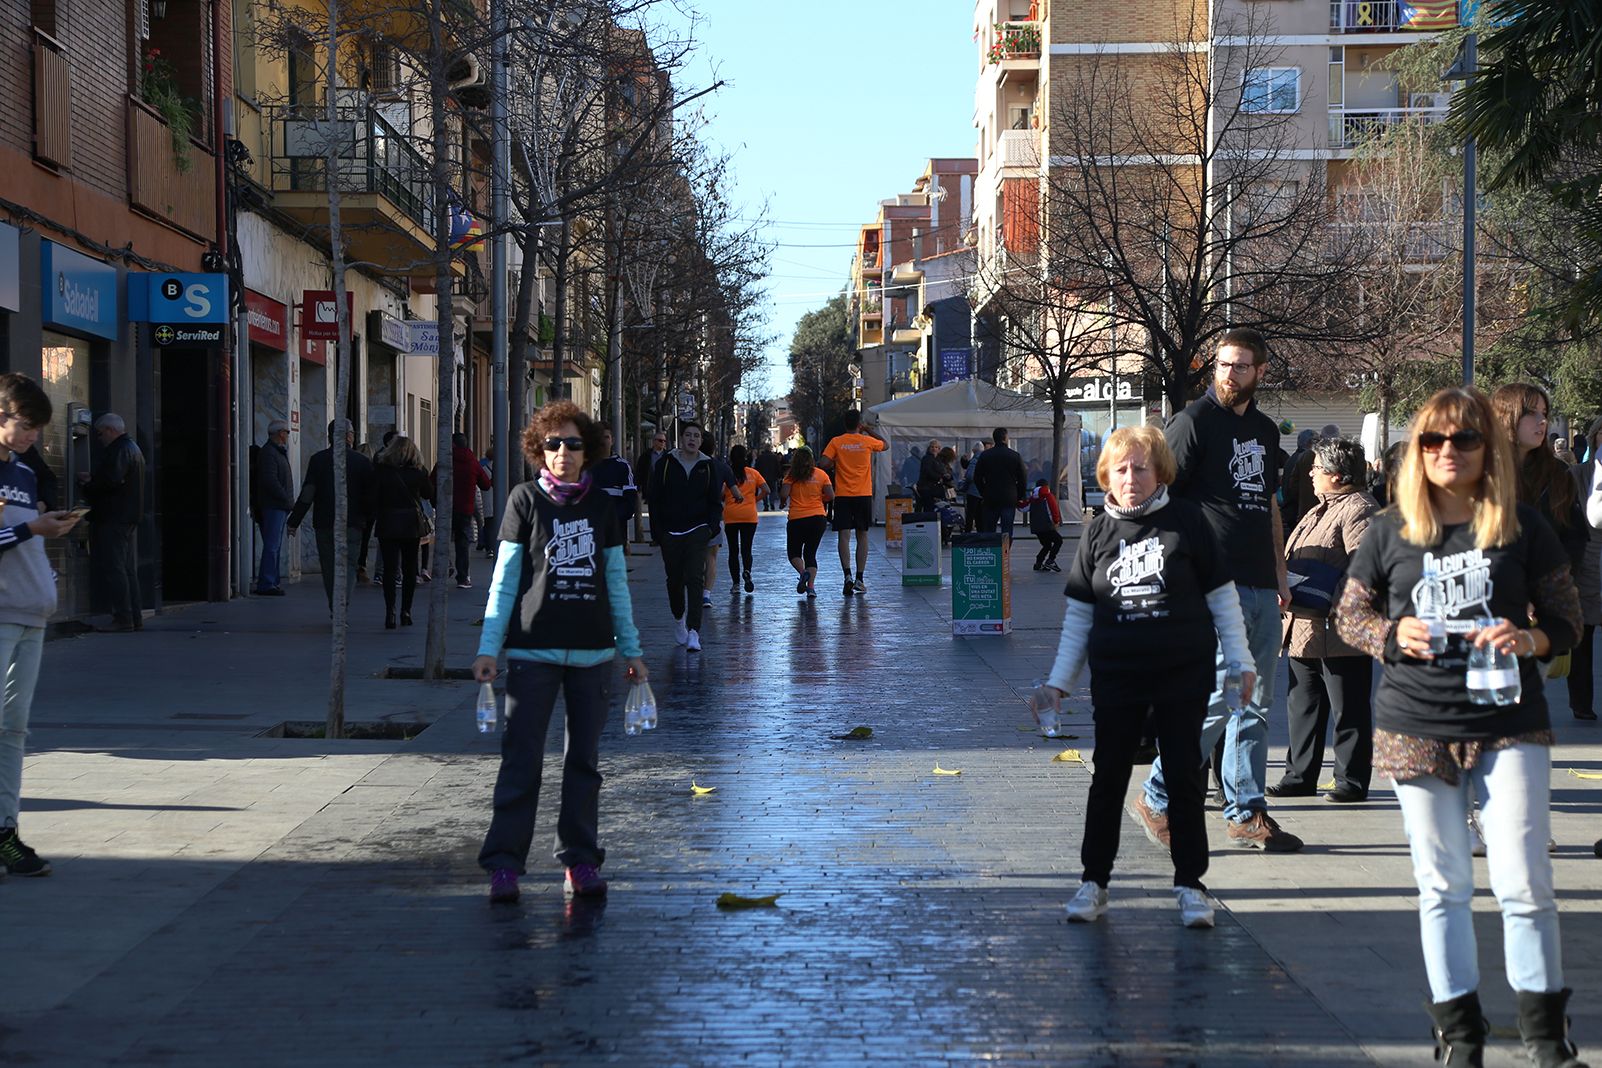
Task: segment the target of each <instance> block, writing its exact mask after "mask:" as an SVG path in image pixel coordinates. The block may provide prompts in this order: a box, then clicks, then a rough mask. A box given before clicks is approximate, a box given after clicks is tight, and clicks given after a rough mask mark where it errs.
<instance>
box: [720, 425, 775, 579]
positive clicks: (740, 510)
mask: <svg viewBox="0 0 1602 1068" xmlns="http://www.w3.org/2000/svg"><path fill="white" fill-rule="evenodd" d="M745 463H746V451H745V446H744V445H736V446H735V447H734V448H732V449H730V450H729V469H730V470H731V471H733V472H734V484H735V485H736V486H738V487H739V489H740V495H741V496H742V497H744V498H745V499H744V500H743V501H737V500H735V499H734V492H733V491H732V490H730V489H728V488H727V487H725V488H724V490H723V529H724V530H726V531H728V532H729V581H730V582H732V583H733V584H734V588H735V589H736V590H738V589H739V588H740V565H741V563H742V562H743V563H744V565H745V592H746V593H754V592H756V587H755V586H754V585H752V583H751V540H752V539H753V538H755V537H756V528H757V501H759V500H761V499H762V497H763V496H764V495H766V494H767V492H768V480H767V479H765V478H763V477H762V476H761V475H759V474H757V469H756V468H754V467H747V466H746V465H745Z"/></svg>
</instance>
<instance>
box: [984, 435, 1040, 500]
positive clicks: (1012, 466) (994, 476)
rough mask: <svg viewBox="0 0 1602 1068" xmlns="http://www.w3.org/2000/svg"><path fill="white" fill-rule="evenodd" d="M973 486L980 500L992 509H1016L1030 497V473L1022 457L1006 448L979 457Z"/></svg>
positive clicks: (993, 448) (987, 451) (1001, 446)
mask: <svg viewBox="0 0 1602 1068" xmlns="http://www.w3.org/2000/svg"><path fill="white" fill-rule="evenodd" d="M973 483H974V485H975V486H977V487H979V497H980V499H982V500H983V501H984V502H985V504H987V505H989V506H990V507H992V508H1016V507H1017V506H1018V502H1019V501H1021V500H1023V499H1024V498H1025V497H1027V496H1028V495H1029V472H1028V471H1027V470H1025V469H1024V462H1023V457H1022V456H1019V455H1018V454H1017V453H1016V452H1014V451H1013V450H1012V449H1009V448H1008V447H1007V446H1005V445H996V446H993V447H992V448H989V449H986V450H985V451H984V452H982V453H980V454H979V459H977V460H975V461H974V465H973Z"/></svg>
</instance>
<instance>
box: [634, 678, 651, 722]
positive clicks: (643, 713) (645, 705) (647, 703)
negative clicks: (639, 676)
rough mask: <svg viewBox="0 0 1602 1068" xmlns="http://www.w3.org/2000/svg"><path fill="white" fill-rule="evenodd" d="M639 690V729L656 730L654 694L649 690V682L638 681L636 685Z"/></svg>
mask: <svg viewBox="0 0 1602 1068" xmlns="http://www.w3.org/2000/svg"><path fill="white" fill-rule="evenodd" d="M636 688H637V689H638V690H639V691H640V730H642V731H654V730H656V694H654V693H652V692H651V684H650V683H648V682H642V683H639V684H638V685H637V687H636Z"/></svg>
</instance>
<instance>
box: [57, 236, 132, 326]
mask: <svg viewBox="0 0 1602 1068" xmlns="http://www.w3.org/2000/svg"><path fill="white" fill-rule="evenodd" d="M39 277H40V280H41V281H42V282H43V283H44V300H43V304H44V307H43V309H42V311H43V313H44V319H45V322H46V323H48V324H49V325H51V326H60V327H65V328H66V329H68V330H77V331H80V332H82V333H85V334H93V335H95V336H96V337H103V338H108V339H110V340H112V341H115V340H116V339H117V335H118V334H119V333H120V328H119V323H120V320H121V316H120V315H119V314H118V313H119V309H118V307H117V288H118V287H117V269H116V268H115V267H113V266H111V265H110V264H108V263H101V262H100V261H99V260H95V259H90V258H89V257H88V256H85V255H83V254H82V253H79V252H74V251H72V249H70V248H64V247H63V246H61V245H58V244H56V243H55V242H54V241H43V242H41V243H40V253H39Z"/></svg>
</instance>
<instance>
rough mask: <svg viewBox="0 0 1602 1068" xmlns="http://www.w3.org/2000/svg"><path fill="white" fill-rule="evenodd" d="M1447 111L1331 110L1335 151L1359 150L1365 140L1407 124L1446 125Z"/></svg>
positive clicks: (1330, 128) (1332, 146)
mask: <svg viewBox="0 0 1602 1068" xmlns="http://www.w3.org/2000/svg"><path fill="white" fill-rule="evenodd" d="M1446 112H1447V109H1446V108H1372V109H1361V110H1347V111H1331V112H1330V113H1329V145H1330V147H1331V148H1356V147H1357V146H1358V145H1359V144H1361V143H1362V142H1363V141H1365V140H1367V139H1368V138H1370V137H1373V136H1375V135H1377V134H1380V133H1383V132H1384V131H1385V129H1386V128H1387V127H1390V126H1396V125H1398V124H1400V123H1404V122H1429V123H1436V122H1444V121H1445V120H1446Z"/></svg>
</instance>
